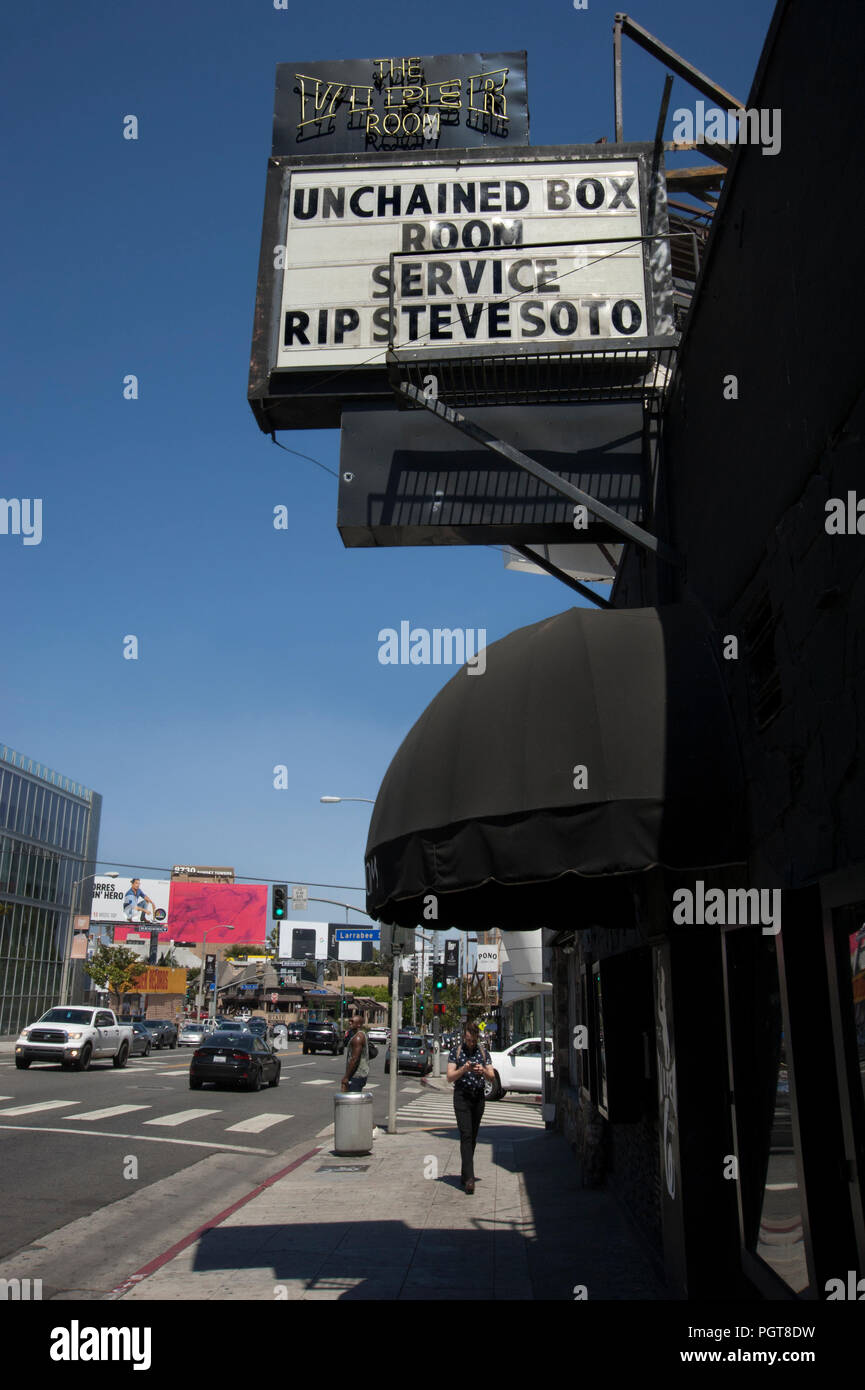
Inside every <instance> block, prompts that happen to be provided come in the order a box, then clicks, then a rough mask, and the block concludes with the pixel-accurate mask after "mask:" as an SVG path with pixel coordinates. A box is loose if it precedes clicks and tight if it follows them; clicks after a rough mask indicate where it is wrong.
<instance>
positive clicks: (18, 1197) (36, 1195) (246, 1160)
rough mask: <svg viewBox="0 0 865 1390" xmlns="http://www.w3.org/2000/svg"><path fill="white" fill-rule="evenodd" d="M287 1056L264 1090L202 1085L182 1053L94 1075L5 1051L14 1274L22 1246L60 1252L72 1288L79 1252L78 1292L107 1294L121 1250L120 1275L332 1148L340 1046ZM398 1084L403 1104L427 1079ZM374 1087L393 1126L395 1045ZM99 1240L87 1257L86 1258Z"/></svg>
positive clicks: (0, 1145)
mask: <svg viewBox="0 0 865 1390" xmlns="http://www.w3.org/2000/svg"><path fill="white" fill-rule="evenodd" d="M280 1058H281V1061H282V1074H281V1080H280V1084H279V1086H278V1087H274V1088H270V1087H265V1088H264V1089H263V1090H262V1091H259V1092H258V1093H257V1094H251V1093H249V1092H245V1091H235V1090H232V1089H221V1090H216V1089H215V1088H214V1087H212V1086H209V1085H206V1086H204V1087H203V1089H202V1090H200V1091H191V1090H190V1089H189V1082H188V1074H189V1051H188V1050H184V1049H178V1050H168V1049H165V1050H162V1051H160V1052H155V1053H153V1054H151V1056H150V1057H149V1058H143V1057H138V1058H134V1059H132V1060H130V1062H129V1064H128V1065H127V1067H126V1068H125V1069H124V1070H122V1071H115V1070H114V1068H113V1067H112V1065H111V1063H110V1062H94V1063H93V1064H92V1065H91V1068H90V1070H89V1071H87V1072H74V1071H73V1072H64V1071H61V1069H60V1067H59V1066H55V1065H49V1064H41V1063H34V1064H33V1065H31V1067H30V1068H29V1070H28V1071H18V1070H17V1069H16V1068H15V1065H14V1059H13V1058H12V1057H11V1056H9V1055H8V1054H7V1055H6V1056H4V1057H3V1058H0V1172H2V1181H3V1191H4V1193H5V1201H4V1203H3V1206H4V1208H5V1210H4V1213H3V1221H2V1223H0V1259H2V1260H3V1262H4V1272H5V1266H7V1265H8V1264H9V1262H10V1257H14V1256H15V1255H16V1252H21V1251H22V1250H24V1249H26V1250H27V1260H28V1270H29V1269H30V1268H31V1265H32V1262H33V1260H34V1259H35V1258H37V1255H36V1253H35V1252H38V1250H39V1248H40V1247H41V1248H44V1249H46V1250H47V1249H48V1248H51V1249H52V1250H53V1251H54V1254H53V1255H52V1267H51V1269H50V1270H49V1269H46V1271H45V1277H46V1282H47V1284H48V1286H49V1287H50V1286H51V1285H52V1284H55V1285H56V1287H57V1288H58V1289H67V1290H68V1289H69V1288H70V1268H69V1267H70V1266H71V1265H72V1263H73V1261H74V1260H76V1259H77V1260H78V1265H76V1269H77V1268H78V1266H79V1265H82V1266H83V1267H82V1274H81V1281H80V1282H81V1288H80V1290H79V1296H84V1297H86V1296H87V1291H88V1289H92V1290H93V1292H92V1294H91V1296H92V1297H96V1296H98V1292H97V1290H99V1289H100V1288H102V1289H104V1285H105V1277H104V1276H105V1273H106V1270H107V1265H108V1263H110V1262H111V1261H112V1260H113V1259H114V1258H115V1257H120V1256H125V1258H118V1259H117V1268H118V1272H119V1273H122V1272H123V1270H124V1269H125V1268H128V1266H129V1265H131V1267H132V1268H133V1269H134V1268H136V1267H138V1265H140V1263H141V1261H142V1258H144V1257H146V1254H147V1252H150V1251H151V1250H155V1249H156V1248H164V1247H165V1245H166V1244H170V1243H171V1240H172V1239H176V1238H177V1237H178V1236H179V1235H181V1234H184V1233H185V1231H187V1230H189V1229H191V1228H192V1227H194V1224H195V1222H196V1221H204V1220H207V1219H209V1218H211V1217H212V1216H213V1215H214V1214H215V1213H217V1212H218V1211H220V1210H222V1209H224V1208H225V1207H226V1206H227V1205H229V1204H230V1202H231V1201H233V1200H235V1199H236V1198H237V1197H238V1196H240V1195H241V1194H242V1193H245V1192H248V1191H249V1190H250V1188H252V1187H253V1186H255V1185H256V1184H257V1183H259V1182H261V1181H263V1180H264V1179H265V1178H267V1177H269V1176H270V1175H271V1174H273V1173H276V1172H278V1171H279V1170H280V1169H281V1168H282V1167H283V1166H284V1165H285V1163H286V1156H287V1154H292V1155H293V1154H294V1153H296V1152H299V1151H302V1150H303V1149H304V1148H305V1149H309V1148H311V1147H314V1145H315V1144H316V1143H325V1144H326V1142H327V1141H326V1139H324V1138H322V1137H321V1136H322V1131H326V1129H327V1126H329V1125H331V1124H332V1122H333V1095H334V1092H335V1091H336V1090H338V1086H339V1080H340V1077H341V1076H342V1074H343V1072H344V1069H345V1062H344V1058H343V1056H342V1054H340V1056H338V1057H331V1056H330V1055H329V1054H322V1053H319V1054H316V1055H315V1056H309V1057H304V1056H303V1055H302V1053H301V1048H300V1045H299V1044H297V1045H294V1044H293V1045H292V1046H291V1048H290V1049H288V1050H287V1051H284V1052H282V1053H280ZM399 1080H400V1096H399V1100H400V1104H401V1105H404V1104H405V1103H406V1102H407V1101H408V1100H409V1099H410V1094H411V1093H417V1092H418V1091H419V1089H420V1088H419V1086H418V1083H417V1081H416V1080H415V1079H414V1078H409V1077H402V1076H401V1077H400V1079H399ZM368 1085H369V1086H370V1088H372V1093H373V1098H374V1111H373V1118H374V1122H375V1123H376V1124H378V1125H380V1126H382V1127H383V1126H384V1124H385V1122H386V1113H387V1078H386V1077H385V1075H384V1062H383V1051H382V1052H381V1053H380V1055H379V1057H378V1058H377V1059H376V1061H375V1062H373V1063H372V1064H371V1071H370V1082H369V1083H368ZM75 1222H78V1223H79V1224H78V1225H77V1226H71V1225H70V1223H75ZM67 1228H68V1229H67ZM52 1233H55V1234H54V1236H52ZM57 1233H61V1235H60V1236H59V1235H58V1234H57ZM88 1235H90V1236H91V1238H92V1239H91V1243H93V1244H94V1254H93V1255H92V1257H91V1258H90V1259H89V1260H88V1259H83V1258H82V1252H85V1253H86V1252H87V1251H88V1248H89V1243H88ZM61 1236H62V1238H61ZM100 1242H101V1244H100ZM60 1249H62V1250H63V1251H64V1252H66V1256H67V1259H66V1266H67V1267H66V1268H64V1269H60V1268H59V1267H58V1255H57V1251H58V1250H60ZM76 1252H77V1254H76ZM96 1252H101V1253H96ZM112 1252H113V1253H112ZM13 1263H14V1259H13ZM36 1272H37V1273H41V1271H39V1270H37V1271H36ZM46 1296H50V1293H49V1291H48V1288H46ZM66 1296H71V1295H66Z"/></svg>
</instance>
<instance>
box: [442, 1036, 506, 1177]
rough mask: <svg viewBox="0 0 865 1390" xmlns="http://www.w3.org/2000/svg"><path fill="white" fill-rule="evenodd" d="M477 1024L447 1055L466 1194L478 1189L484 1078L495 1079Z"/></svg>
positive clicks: (487, 1079)
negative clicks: (476, 1159)
mask: <svg viewBox="0 0 865 1390" xmlns="http://www.w3.org/2000/svg"><path fill="white" fill-rule="evenodd" d="M479 1034H480V1029H479V1028H478V1025H477V1024H476V1023H466V1024H465V1025H464V1027H463V1039H462V1043H461V1044H460V1045H459V1046H458V1047H455V1048H454V1049H453V1050H452V1052H451V1054H450V1056H449V1057H448V1081H450V1082H451V1083H452V1085H453V1088H454V1114H455V1115H456V1117H457V1124H458V1126H459V1131H460V1157H461V1159H462V1176H461V1178H460V1182H461V1183H462V1185H463V1187H464V1188H465V1190H466V1192H467V1194H468V1195H469V1196H471V1194H472V1193H473V1192H474V1190H475V1170H474V1152H475V1145H476V1144H477V1141H478V1130H479V1129H480V1123H481V1117H482V1116H483V1113H484V1081H485V1080H486V1081H494V1080H495V1072H494V1071H493V1068H492V1065H491V1064H490V1055H489V1053H488V1052H487V1051H486V1050H485V1049H484V1047H483V1046H482V1044H481V1043H480V1042H479V1041H478V1038H479Z"/></svg>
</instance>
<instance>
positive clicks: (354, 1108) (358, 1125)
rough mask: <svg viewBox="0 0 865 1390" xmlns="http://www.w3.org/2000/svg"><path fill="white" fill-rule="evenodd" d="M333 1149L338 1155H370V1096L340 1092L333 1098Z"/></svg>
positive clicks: (360, 1093) (359, 1092)
mask: <svg viewBox="0 0 865 1390" xmlns="http://www.w3.org/2000/svg"><path fill="white" fill-rule="evenodd" d="M333 1148H334V1153H338V1154H368V1153H372V1095H371V1094H368V1093H367V1092H366V1091H340V1092H338V1093H337V1094H336V1095H335V1096H334V1098H333Z"/></svg>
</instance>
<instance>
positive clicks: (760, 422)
mask: <svg viewBox="0 0 865 1390" xmlns="http://www.w3.org/2000/svg"><path fill="white" fill-rule="evenodd" d="M853 34H857V35H858V36H859V37H861V35H862V17H861V12H860V11H858V10H857V9H856V8H855V7H854V6H852V5H849V4H842V5H839V6H834V7H832V9H831V11H826V10H825V9H822V8H818V7H817V6H816V5H815V4H792V3H791V4H786V3H782V4H780V5H779V6H778V9H777V11H776V14H775V17H774V21H773V24H772V28H771V30H770V33H769V35H768V37H767V41H766V45H765V49H764V53H763V56H762V59H761V62H760V66H759V68H758V72H757V75H756V79H755V83H754V87H753V90H752V93H751V96H750V99H749V103H748V105H749V107H750V108H756V109H760V110H770V111H772V110H774V111H780V112H782V114H783V138H782V143H781V148H780V150H779V151H778V153H777V154H776V155H774V156H771V157H768V156H766V155H764V154H763V153H762V152H761V149H760V147H759V146H755V145H740V146H738V147H737V148H736V151H735V155H734V160H733V164H732V167H731V168H730V170H729V171H728V174H727V178H726V182H725V187H724V191H723V194H722V197H721V201H720V204H719V207H718V209H717V211H716V212H715V216H714V226H713V230H712V235H711V239H710V241H709V245H708V248H707V253H706V257H705V260H704V263H703V267H702V271H701V277H700V281H699V284H698V286H697V291H696V293H695V295H694V299H693V302H692V305H691V308H690V313H689V316H688V320H687V324H686V326H685V332H684V336H683V341H682V345H681V349H680V354H679V362H678V370H677V374H676V377H675V379H674V381H673V384H672V387H671V392H670V395H669V398H668V402H667V406H666V410H665V416H664V422H663V426H664V433H663V449H662V453H661V461H660V466H659V472H658V477H657V485H658V502H659V506H658V518H657V523H658V531H659V534H661V535H663V536H665V538H666V539H667V540H668V542H669V543H670V544H671V545H672V546H674V547H675V549H676V551H677V552H678V554H679V555H680V556H681V557H682V563H681V564H680V565H679V566H678V567H677V566H669V565H664V564H658V563H657V562H656V561H655V560H654V559H653V558H651V557H646V555H645V554H644V553H642V552H639V551H638V550H637V549H636V548H635V547H631V546H629V547H626V550H625V553H624V557H623V563H622V566H621V568H620V571H619V574H618V577H617V581H616V585H615V589H614V594H613V601H614V604H615V605H616V606H617V607H619V606H622V607H625V608H635V607H639V606H641V605H644V604H661V605H664V604H669V603H684V604H687V605H690V606H692V607H693V608H694V609H695V610H698V611H699V612H700V613H701V614H702V615H703V616H704V617H705V619H706V620H707V622H709V623H710V624H711V627H712V630H713V631H714V634H715V645H716V654H717V663H718V671H719V673H720V678H721V680H722V681H723V685H724V689H725V691H726V694H727V699H728V702H729V708H730V711H731V714H732V718H733V721H734V725H735V730H736V737H737V741H738V745H739V755H740V757H739V761H740V765H741V773H742V778H743V786H744V821H743V828H744V830H745V833H746V837H747V865H746V866H745V867H744V869H743V870H741V871H740V870H737V869H732V868H731V869H729V870H726V871H724V872H722V873H719V872H717V871H710V870H706V871H705V872H700V871H696V872H694V873H693V874H691V875H689V876H682V875H672V874H670V873H669V872H664V871H662V870H656V871H653V872H651V873H650V874H648V875H647V876H646V879H645V882H644V883H643V884H642V885H640V886H639V887H638V889H637V891H635V893H634V895H633V900H632V910H631V911H630V912H627V911H626V912H624V913H623V915H622V916H621V918H620V920H619V922H618V923H617V924H616V925H615V926H611V925H610V924H609V923H601V922H598V923H594V924H592V925H591V927H590V928H589V929H588V930H586V929H585V927H584V924H583V923H578V924H575V928H574V929H572V930H565V931H560V933H559V936H558V938H557V941H558V946H559V949H558V951H556V952H554V956H555V967H554V968H555V985H556V991H555V999H556V1033H557V1055H558V1060H559V1067H558V1099H559V1116H560V1120H561V1122H562V1124H563V1125H564V1128H565V1131H566V1133H568V1134H569V1135H570V1136H571V1137H572V1138H573V1140H574V1143H575V1146H576V1148H577V1150H578V1152H579V1154H580V1156H581V1159H582V1162H583V1168H584V1176H585V1178H586V1180H588V1181H595V1182H599V1183H600V1182H604V1181H605V1182H607V1183H608V1184H609V1185H610V1186H611V1187H612V1188H613V1189H614V1190H615V1191H616V1192H617V1194H618V1196H619V1197H620V1199H621V1201H622V1203H623V1205H624V1206H625V1207H626V1209H627V1210H628V1211H629V1212H630V1214H631V1216H632V1218H633V1219H634V1221H635V1222H636V1223H637V1224H638V1226H639V1227H640V1229H641V1230H642V1231H643V1232H644V1234H645V1235H646V1237H647V1239H648V1240H649V1241H650V1242H651V1243H652V1245H653V1246H654V1248H655V1250H656V1251H657V1253H658V1255H659V1257H661V1258H663V1261H664V1265H665V1269H666V1274H667V1277H668V1280H669V1281H670V1285H671V1288H672V1290H673V1292H674V1293H675V1294H677V1295H678V1296H684V1297H697V1298H700V1297H718V1298H731V1297H734V1298H735V1297H744V1298H749V1297H756V1298H760V1297H768V1298H782V1299H783V1298H816V1299H826V1298H830V1297H839V1296H840V1297H843V1296H845V1295H844V1294H839V1292H838V1289H839V1282H838V1281H841V1282H846V1280H847V1272H848V1271H851V1270H853V1271H858V1275H859V1276H861V1274H862V1272H863V1271H865V1222H863V1181H865V1096H863V1078H865V944H863V943H865V781H863V767H862V744H861V734H860V731H861V726H862V722H863V718H865V671H863V667H865V623H863V614H865V539H863V537H865V501H863V502H862V503H861V513H860V510H859V508H860V497H861V498H865V481H863V480H865V469H863V463H865V453H863V444H862V440H863V426H865V399H863V362H865V358H863V353H862V348H861V343H860V341H859V338H858V332H859V330H858V325H859V324H860V323H861V321H862V318H863V310H865V296H863V292H862V286H861V278H860V277H859V276H858V275H857V273H856V272H855V269H854V266H853V264H852V263H851V261H850V256H849V247H850V245H851V243H850V236H851V229H852V228H854V227H858V226H860V225H861V221H862V216H863V212H865V208H863V189H862V186H861V182H860V181H858V180H855V179H854V180H853V181H852V183H851V182H850V180H849V179H848V175H847V172H846V171H847V170H848V169H849V167H850V165H849V162H850V148H849V142H850V139H851V133H852V132H855V131H858V130H861V113H860V109H859V104H858V96H857V89H858V81H857V77H858V57H857V53H858V44H856V43H853V42H851V36H852V35H853ZM817 112H819V113H820V115H819V119H818V118H817V117H816V115H815V113H817ZM812 177H813V179H814V183H813V185H811V179H812ZM809 185H810V186H812V187H813V189H814V191H815V194H816V189H817V188H818V187H819V188H820V189H822V190H823V191H824V193H825V194H827V195H828V191H829V190H830V189H831V188H833V187H841V186H842V185H844V187H845V189H846V192H845V196H844V199H843V209H842V206H841V205H840V204H838V205H836V206H835V207H832V206H831V205H830V203H831V199H830V200H829V201H826V200H824V199H822V197H821V196H820V195H818V196H817V197H816V200H815V199H814V198H812V197H811V196H810V195H809V194H807V193H806V192H805V189H806V188H807V187H809ZM818 204H819V205H818ZM845 265H846V266H847V267H848V269H849V271H850V273H849V274H847V273H843V274H841V276H840V279H838V280H837V281H836V280H835V276H834V275H833V274H831V273H830V274H829V275H828V276H827V272H830V268H832V267H834V268H835V271H836V272H837V271H839V270H840V268H841V267H842V266H845ZM832 282H834V283H836V284H837V291H832V290H830V289H829V288H828V286H829V284H830V283H832ZM818 304H819V305H820V306H821V308H820V311H819V313H818V314H817V315H815V314H814V313H813V312H812V309H811V308H808V307H806V306H812V308H813V307H816V306H817V305H818ZM857 489H858V491H857ZM715 795H716V789H715V787H714V785H713V784H712V783H711V781H709V782H707V784H706V785H705V788H704V797H705V799H706V801H707V802H709V801H711V800H712V798H713V797H714V796H715ZM694 814H695V815H700V814H701V806H700V804H699V803H695V805H694ZM683 889H687V890H688V891H689V892H690V894H691V895H692V896H691V899H690V902H691V903H692V904H693V907H694V909H695V915H694V920H692V921H690V922H688V921H687V920H685V921H683V920H682V918H683V916H685V914H684V913H683V912H682V911H679V912H678V916H677V905H678V904H680V903H681V902H682V900H683V894H682V893H681V890H683ZM713 889H714V890H718V889H720V890H721V891H722V893H723V895H724V897H723V906H721V903H722V899H721V897H720V895H718V896H717V897H716V898H714V899H713V900H712V901H714V903H715V904H716V907H715V910H713V911H708V910H705V909H706V904H707V902H708V901H709V894H710V893H711V891H712V890H713ZM731 890H733V892H734V893H736V894H737V896H736V897H735V899H731V896H730V893H731ZM742 890H746V891H750V893H751V897H750V898H749V899H748V905H749V907H750V906H753V909H754V910H753V912H750V913H744V912H742V911H741V910H739V909H741V908H743V907H744V905H745V899H744V898H742V897H741V896H739V894H740V893H741V891H742ZM677 894H678V895H679V896H678V897H677V896H676V895H677ZM758 894H759V895H760V896H759V898H758V896H757V895H758ZM701 904H702V905H703V907H704V911H703V920H702V922H701V921H700V920H699V914H696V909H697V908H698V907H699V906H700V905H701ZM731 906H733V907H735V908H736V909H737V910H736V911H732V912H731V911H730V908H731ZM758 907H759V910H760V913H761V914H762V915H761V916H760V917H759V920H755V918H756V913H757V909H758ZM580 1026H582V1027H585V1029H586V1035H587V1041H588V1046H587V1047H586V1048H585V1049H583V1050H579V1049H577V1048H575V1047H574V1046H572V1043H573V1039H574V1029H575V1028H577V1027H580ZM846 1296H849V1294H848V1295H846Z"/></svg>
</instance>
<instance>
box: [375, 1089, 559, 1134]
mask: <svg viewBox="0 0 865 1390" xmlns="http://www.w3.org/2000/svg"><path fill="white" fill-rule="evenodd" d="M396 1115H397V1120H398V1121H400V1122H402V1121H405V1122H407V1123H408V1122H410V1121H413V1122H415V1123H417V1124H419V1125H424V1126H428V1127H430V1128H434V1127H438V1126H441V1127H442V1128H443V1129H447V1128H455V1127H456V1118H455V1116H454V1102H453V1096H452V1094H451V1093H450V1092H444V1091H432V1090H429V1091H424V1093H423V1096H422V1097H421V1098H420V1099H418V1100H415V1101H409V1102H408V1103H407V1104H405V1105H403V1106H400V1108H399V1109H398V1110H397V1112H396ZM481 1125H482V1127H483V1128H484V1129H488V1128H493V1129H510V1128H513V1127H514V1126H517V1127H518V1128H520V1129H543V1128H544V1121H543V1117H542V1115H541V1109H540V1106H535V1105H532V1104H525V1103H524V1102H521V1101H507V1100H500V1101H488V1102H487V1104H486V1105H485V1106H484V1116H483V1119H482V1120H481Z"/></svg>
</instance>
